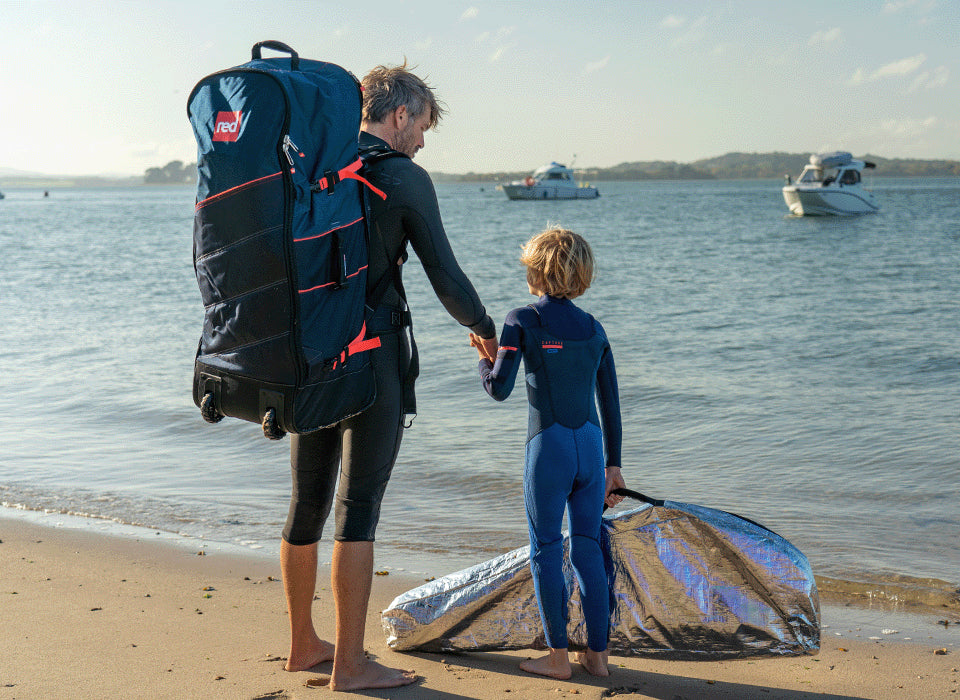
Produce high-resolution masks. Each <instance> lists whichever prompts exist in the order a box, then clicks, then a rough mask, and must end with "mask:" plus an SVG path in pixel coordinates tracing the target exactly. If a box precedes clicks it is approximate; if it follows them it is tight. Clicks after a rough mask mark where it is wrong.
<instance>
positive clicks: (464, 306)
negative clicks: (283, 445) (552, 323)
mask: <svg viewBox="0 0 960 700" xmlns="http://www.w3.org/2000/svg"><path fill="white" fill-rule="evenodd" d="M363 88H364V96H363V116H362V122H361V125H360V129H361V131H360V148H361V152H366V153H367V154H371V153H379V154H380V156H381V158H380V159H377V158H373V159H371V163H370V165H369V166H368V168H367V172H366V177H367V178H368V179H369V180H370V182H371V183H372V184H373V185H374V186H375V187H377V188H379V189H381V190H383V191H384V192H385V193H386V195H387V198H386V200H385V201H382V200H381V199H380V198H379V197H376V196H374V197H371V198H370V199H371V219H370V260H369V268H368V271H367V272H368V279H367V292H368V295H370V293H371V292H373V290H378V292H379V290H382V289H383V288H384V286H385V287H386V292H384V294H383V300H382V301H381V302H380V304H379V305H378V308H377V309H376V312H375V313H374V316H373V319H372V321H371V322H370V328H369V330H370V333H371V335H378V336H380V338H381V347H379V348H377V349H376V350H373V351H372V355H371V360H372V363H373V365H374V369H375V371H376V376H377V398H376V401H375V402H374V403H373V405H371V406H370V408H368V409H367V410H366V411H364V412H363V413H361V414H360V415H358V416H354V417H352V418H349V419H347V420H345V421H343V422H342V423H340V424H339V425H337V426H335V427H332V428H327V429H324V430H320V431H317V432H314V433H308V434H304V435H293V436H291V445H290V462H291V467H292V471H293V493H292V497H291V503H290V513H289V515H288V518H287V524H286V528H285V529H284V533H283V541H282V543H281V569H282V572H283V584H284V592H285V595H286V598H287V610H288V612H289V614H290V634H291V641H290V655H289V657H288V660H287V664H286V669H287V670H288V671H302V670H306V669H308V668H311V667H313V666H315V665H317V664H318V663H321V662H323V661H329V660H331V659H332V660H333V672H332V674H331V678H330V687H331V688H332V689H333V690H359V689H362V688H389V687H395V686H400V685H407V684H409V683H412V682H414V680H416V675H415V674H414V673H413V672H412V671H402V670H400V669H393V668H387V667H385V666H382V665H380V664H378V663H376V662H374V661H372V660H370V659H368V658H367V657H366V655H365V654H364V650H363V634H364V624H365V622H366V613H367V603H368V599H369V596H370V587H371V581H372V578H373V540H374V532H375V530H376V526H377V520H378V518H379V515H380V501H381V499H382V497H383V493H384V490H385V488H386V485H387V480H388V479H389V477H390V472H391V470H392V468H393V464H394V462H395V461H396V458H397V452H398V451H399V449H400V439H401V437H402V435H403V428H404V416H405V415H406V414H413V413H415V412H416V407H415V403H414V395H413V382H414V379H415V378H416V374H417V359H416V358H417V354H416V346H415V345H414V344H413V338H412V335H411V336H410V337H409V341H408V333H407V332H406V326H409V312H408V310H407V306H406V300H405V299H404V296H403V285H402V283H401V280H400V271H401V263H402V261H403V260H405V259H406V256H407V251H406V246H407V242H408V241H409V242H410V243H411V244H412V245H413V249H414V251H415V252H416V253H417V256H418V257H419V258H420V261H421V263H422V264H423V267H424V270H425V271H426V273H427V277H428V278H429V280H430V283H431V285H432V286H433V289H434V291H435V292H436V294H437V296H438V297H439V298H440V301H441V302H442V303H443V305H444V307H445V308H446V310H447V311H448V312H449V313H450V315H451V316H453V318H455V319H456V320H457V321H459V322H460V323H461V324H462V325H464V326H467V327H469V329H470V330H471V331H472V332H474V333H476V334H477V335H478V336H480V337H481V338H482V339H483V342H484V344H485V348H484V349H485V350H486V351H487V352H488V353H489V355H490V356H491V357H495V356H496V352H497V341H496V328H495V326H494V323H493V321H492V320H491V319H490V317H489V316H488V315H487V313H486V310H485V309H484V307H483V304H482V303H481V302H480V298H479V297H478V296H477V293H476V291H475V290H474V288H473V285H472V284H471V283H470V280H469V279H467V277H466V275H464V273H463V271H462V270H461V269H460V266H459V265H458V264H457V260H456V258H455V257H454V255H453V251H452V250H451V249H450V244H449V242H448V241H447V236H446V233H445V232H444V230H443V224H442V222H441V220H440V210H439V206H438V204H437V197H436V193H435V191H434V189H433V183H432V182H431V181H430V177H429V175H427V173H426V171H425V170H423V168H421V167H419V166H417V165H415V164H414V163H413V160H412V159H413V157H414V156H415V155H416V153H417V151H419V150H420V149H421V148H423V147H424V133H425V132H426V131H427V129H430V128H432V127H435V126H436V125H437V123H438V122H439V120H440V117H441V116H442V113H443V109H442V108H441V106H440V104H439V103H438V102H437V100H436V98H435V97H434V95H433V91H432V90H431V88H430V87H428V86H427V85H426V83H424V82H423V81H422V80H421V79H420V78H418V77H417V76H415V75H414V74H413V73H411V72H410V71H408V70H407V69H406V63H404V65H402V66H394V67H386V66H378V67H377V68H374V69H373V70H372V71H371V72H370V73H369V74H368V75H367V76H366V77H365V78H364V79H363ZM396 152H399V153H396ZM383 156H386V157H383ZM338 471H339V474H340V480H339V487H338V488H337V494H336V507H335V521H336V532H335V535H334V540H335V542H334V547H333V561H332V568H331V580H332V588H333V597H334V605H335V608H336V645H335V646H334V645H333V644H331V643H329V642H327V641H324V640H322V639H320V638H319V637H318V636H317V633H316V631H315V630H314V627H313V620H312V611H311V609H312V602H313V596H314V589H315V586H316V573H317V542H318V540H319V539H320V534H321V530H322V528H323V524H324V521H325V520H326V518H327V515H328V514H329V512H330V508H331V505H332V502H333V489H334V484H335V483H336V480H337V474H338Z"/></svg>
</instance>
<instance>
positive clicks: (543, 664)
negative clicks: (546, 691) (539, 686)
mask: <svg viewBox="0 0 960 700" xmlns="http://www.w3.org/2000/svg"><path fill="white" fill-rule="evenodd" d="M520 669H521V670H522V671H526V672H527V673H536V674H537V675H538V676H548V677H550V678H556V679H557V680H560V681H565V680H567V679H568V678H569V677H570V676H571V675H573V671H572V670H571V669H570V658H569V657H568V656H567V650H566V649H551V650H550V653H549V654H547V655H546V656H541V657H540V658H539V659H525V660H524V661H521V662H520Z"/></svg>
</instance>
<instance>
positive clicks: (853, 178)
mask: <svg viewBox="0 0 960 700" xmlns="http://www.w3.org/2000/svg"><path fill="white" fill-rule="evenodd" d="M858 182H860V173H859V172H857V171H856V170H844V171H843V175H841V176H840V184H841V185H856V184H857V183H858Z"/></svg>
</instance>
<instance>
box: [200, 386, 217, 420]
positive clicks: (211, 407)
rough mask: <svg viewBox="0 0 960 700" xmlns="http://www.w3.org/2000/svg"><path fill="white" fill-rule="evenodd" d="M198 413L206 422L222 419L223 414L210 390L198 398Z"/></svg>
mask: <svg viewBox="0 0 960 700" xmlns="http://www.w3.org/2000/svg"><path fill="white" fill-rule="evenodd" d="M200 415H201V416H203V419H204V420H205V421H207V423H219V422H220V421H222V420H223V414H222V413H220V411H219V410H218V409H217V405H216V403H215V402H214V397H213V392H212V391H208V392H207V393H206V394H204V395H203V398H202V399H201V400H200Z"/></svg>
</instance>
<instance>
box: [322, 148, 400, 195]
mask: <svg viewBox="0 0 960 700" xmlns="http://www.w3.org/2000/svg"><path fill="white" fill-rule="evenodd" d="M362 167H363V161H362V160H360V159H359V158H357V159H356V160H355V161H354V162H353V163H351V164H350V165H348V166H347V167H345V168H344V169H343V170H340V171H339V172H338V173H337V177H338V178H340V179H341V180H359V181H360V182H362V183H363V184H364V185H366V186H367V187H369V188H370V189H371V190H372V191H373V193H374V194H376V195H377V196H379V197H380V199H386V198H387V195H386V194H385V193H384V192H382V191H381V190H378V189H377V188H376V187H374V186H373V185H371V184H370V182H369V181H368V180H367V179H366V178H364V177H363V176H362V175H359V174H358V173H357V171H358V170H360V168H362ZM316 186H317V189H319V190H325V189H327V187H329V186H330V183H329V182H327V178H325V177H324V178H321V179H320V180H318V181H317V185H316Z"/></svg>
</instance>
